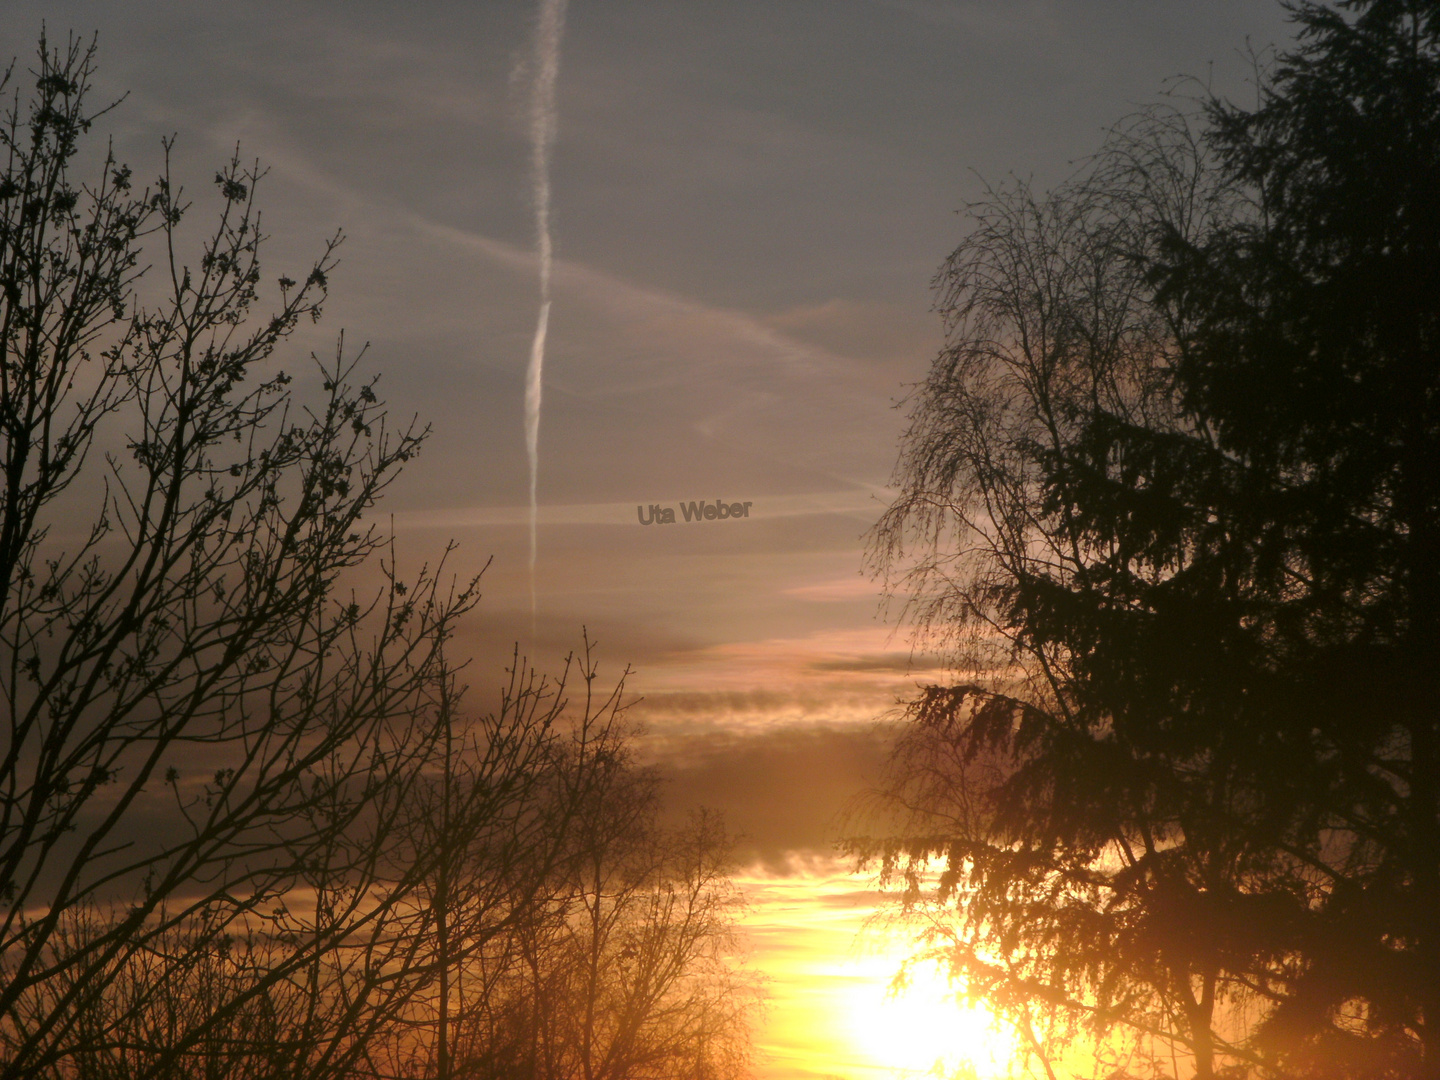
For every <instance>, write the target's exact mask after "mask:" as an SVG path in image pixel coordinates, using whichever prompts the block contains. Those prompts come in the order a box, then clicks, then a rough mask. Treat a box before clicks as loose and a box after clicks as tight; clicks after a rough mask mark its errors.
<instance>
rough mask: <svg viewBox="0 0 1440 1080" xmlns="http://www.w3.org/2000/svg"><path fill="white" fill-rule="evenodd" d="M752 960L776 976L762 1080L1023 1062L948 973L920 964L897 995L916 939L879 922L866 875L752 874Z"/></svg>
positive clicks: (762, 1038)
mask: <svg viewBox="0 0 1440 1080" xmlns="http://www.w3.org/2000/svg"><path fill="white" fill-rule="evenodd" d="M744 883H745V886H746V891H747V894H748V895H749V897H750V902H751V905H752V907H751V911H750V916H749V918H748V919H747V920H746V928H747V929H748V930H749V932H750V938H751V941H752V944H753V946H754V951H753V953H752V954H751V958H750V959H751V963H752V964H753V965H754V966H755V967H756V968H758V969H759V970H761V971H763V972H765V973H766V975H767V976H768V977H769V984H768V989H769V1007H768V1009H767V1012H766V1023H765V1024H764V1027H763V1028H762V1029H761V1030H760V1031H759V1032H757V1043H758V1046H757V1049H758V1050H759V1061H758V1062H757V1066H758V1068H757V1070H756V1071H757V1073H758V1074H759V1076H760V1077H761V1078H762V1080H836V1078H841V1080H895V1077H897V1075H898V1076H903V1075H904V1074H910V1075H911V1076H916V1075H924V1074H927V1073H931V1072H932V1070H933V1069H934V1067H935V1066H936V1064H937V1063H938V1064H939V1066H940V1072H939V1075H942V1076H946V1077H961V1078H972V1077H973V1078H974V1080H1000V1078H1002V1077H1007V1076H1010V1075H1012V1074H1016V1073H1020V1072H1023V1070H1022V1069H1020V1068H1018V1067H1017V1066H1016V1062H1018V1061H1021V1059H1022V1058H1023V1054H1020V1053H1018V1052H1017V1045H1016V1042H1015V1039H1014V1035H1013V1031H1012V1029H1010V1028H1009V1027H1008V1026H1004V1025H1001V1024H997V1023H996V1022H995V1021H994V1018H993V1017H992V1016H991V1014H990V1013H989V1012H988V1011H987V1010H986V1008H985V1006H984V1005H983V1004H980V1003H970V1002H966V1001H964V1000H963V999H957V995H956V993H955V991H954V989H953V988H952V987H951V986H950V985H949V983H948V982H947V980H946V979H945V977H944V975H943V973H942V972H941V971H940V970H938V969H937V968H935V967H934V966H930V967H920V968H917V969H915V970H914V971H913V973H912V978H911V980H910V984H909V985H908V986H907V987H906V988H905V989H903V990H902V991H900V992H898V993H895V994H892V993H891V992H890V983H891V980H892V979H893V978H894V976H895V973H896V972H897V971H899V970H900V967H901V964H902V961H903V959H904V957H905V955H906V953H907V952H908V950H909V947H910V944H909V942H908V941H907V940H906V939H905V937H904V936H903V935H897V936H895V937H892V938H890V939H888V940H887V939H885V938H883V937H881V936H880V933H881V932H880V931H878V930H876V929H875V928H874V927H873V926H872V928H871V929H870V930H864V927H865V925H866V923H867V921H868V920H869V919H870V917H871V916H873V915H874V914H875V907H874V906H873V904H874V894H873V893H871V892H869V891H868V889H867V886H868V885H869V880H868V878H866V877H864V876H862V875H858V874H854V873H851V872H849V871H848V868H846V867H845V866H844V864H843V863H841V862H840V861H839V860H835V861H833V862H831V863H829V864H828V865H827V864H826V863H824V862H822V861H820V860H815V861H814V862H813V863H812V864H811V865H809V866H806V867H803V868H800V867H797V870H796V872H795V873H793V874H790V875H784V876H772V875H766V874H763V873H756V874H754V875H753V876H750V877H748V878H747V879H745V882H744Z"/></svg>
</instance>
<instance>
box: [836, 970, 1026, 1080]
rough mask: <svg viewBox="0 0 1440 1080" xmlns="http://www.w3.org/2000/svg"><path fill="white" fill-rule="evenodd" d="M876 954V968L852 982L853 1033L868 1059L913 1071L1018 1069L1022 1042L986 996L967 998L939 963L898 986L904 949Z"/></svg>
mask: <svg viewBox="0 0 1440 1080" xmlns="http://www.w3.org/2000/svg"><path fill="white" fill-rule="evenodd" d="M872 959H873V961H874V964H875V968H876V970H874V971H873V972H867V974H870V975H871V977H870V978H868V979H864V980H860V981H857V982H855V983H854V984H853V985H852V987H851V989H850V992H849V993H848V995H847V997H848V999H849V1000H848V1001H847V1003H846V1004H847V1009H846V1012H847V1014H848V1015H847V1020H848V1021H849V1031H850V1033H851V1039H852V1040H853V1041H854V1043H855V1044H856V1046H857V1049H859V1050H860V1051H861V1052H862V1053H863V1055H864V1056H865V1057H866V1058H868V1059H870V1061H872V1062H873V1063H874V1064H875V1065H877V1066H880V1067H882V1068H890V1069H894V1070H898V1071H901V1072H906V1073H909V1072H918V1073H931V1072H934V1073H938V1074H939V1075H942V1076H975V1077H978V1078H980V1080H992V1078H998V1077H1002V1076H1006V1075H1007V1074H1009V1073H1010V1072H1011V1069H1012V1065H1013V1062H1014V1060H1015V1056H1016V1047H1015V1044H1014V1041H1013V1039H1012V1038H1011V1036H1010V1034H1009V1032H1008V1031H1006V1030H1005V1029H1004V1028H1002V1026H1001V1025H1000V1024H999V1023H998V1022H997V1021H996V1019H995V1017H994V1015H993V1014H991V1012H990V1011H989V1010H988V1009H987V1008H986V1007H985V1005H984V1004H983V1003H981V1002H969V1001H966V1000H964V998H963V997H962V996H960V995H958V994H957V993H956V992H955V990H954V988H953V987H952V986H951V985H950V984H949V982H948V981H947V980H946V978H945V977H944V975H943V974H942V973H941V972H940V971H939V970H938V969H937V968H936V967H934V966H927V967H921V968H916V969H914V970H912V972H911V973H910V976H909V978H908V980H907V982H906V985H905V986H903V987H901V988H898V989H897V988H892V987H891V986H890V985H888V984H889V981H890V977H891V976H893V975H894V973H895V970H896V968H897V967H899V957H898V955H885V954H881V955H879V956H876V957H874V958H872ZM867 966H868V965H867Z"/></svg>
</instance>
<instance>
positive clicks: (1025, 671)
mask: <svg viewBox="0 0 1440 1080" xmlns="http://www.w3.org/2000/svg"><path fill="white" fill-rule="evenodd" d="M1291 10H1292V15H1293V18H1294V19H1295V22H1296V25H1297V28H1298V31H1299V39H1298V44H1297V46H1296V47H1295V48H1294V49H1293V50H1292V51H1291V52H1289V53H1287V54H1285V55H1284V56H1282V57H1281V58H1280V60H1279V62H1278V63H1277V64H1276V65H1275V67H1274V68H1273V70H1272V71H1270V72H1269V73H1268V75H1267V76H1266V77H1265V80H1264V82H1263V85H1262V96H1261V99H1260V103H1259V105H1258V106H1257V107H1256V108H1255V109H1253V110H1246V109H1242V108H1237V107H1235V106H1232V105H1229V104H1227V103H1223V102H1218V101H1210V102H1208V103H1207V104H1206V107H1205V110H1204V115H1203V122H1202V124H1203V130H1200V131H1199V132H1198V133H1197V132H1196V130H1195V128H1194V127H1193V126H1192V125H1191V124H1190V123H1188V122H1187V120H1186V118H1185V117H1184V116H1183V115H1181V114H1179V113H1175V112H1167V111H1163V110H1161V111H1154V112H1151V113H1149V114H1147V115H1146V116H1144V117H1142V118H1140V119H1138V120H1137V121H1135V122H1132V123H1130V124H1128V125H1125V126H1123V127H1122V128H1121V129H1120V130H1118V131H1117V132H1116V134H1115V136H1114V137H1113V138H1112V139H1111V141H1110V142H1109V144H1108V145H1107V147H1106V149H1105V150H1104V151H1103V152H1102V153H1101V154H1100V155H1099V156H1098V157H1097V158H1096V159H1095V161H1094V162H1093V163H1092V166H1091V168H1090V169H1089V171H1088V172H1087V173H1085V174H1084V175H1082V176H1080V177H1078V178H1077V179H1076V180H1075V181H1073V182H1071V183H1070V184H1069V185H1067V186H1065V187H1064V188H1062V189H1061V190H1059V191H1057V192H1056V193H1054V194H1053V195H1051V196H1049V197H1047V198H1044V199H1040V198H1037V197H1035V196H1033V195H1032V194H1031V193H1030V192H1029V191H1028V190H1027V189H1026V188H1025V187H1024V186H1023V185H1016V186H1014V187H1011V188H1009V189H1004V190H1000V191H997V192H994V193H992V195H991V197H990V198H989V199H988V200H987V201H986V202H984V203H982V204H981V205H980V206H978V207H976V208H974V214H975V216H976V219H977V228H976V230H975V231H974V232H973V233H972V235H971V237H970V238H969V239H968V240H967V241H966V242H965V244H963V245H962V247H961V248H960V249H959V250H958V251H957V252H956V254H955V255H954V256H952V257H951V260H950V261H949V262H948V263H947V264H946V267H945V269H944V270H943V271H942V275H941V286H942V296H943V304H944V307H945V310H946V312H947V315H948V318H949V320H950V324H949V325H950V344H949V346H948V347H947V349H946V351H945V352H944V353H943V354H942V356H941V357H940V359H939V360H938V361H937V362H936V365H935V368H934V369H933V371H932V373H931V375H930V378H929V379H928V380H927V382H926V384H925V386H924V387H923V389H922V390H921V391H920V393H919V395H918V398H917V401H916V405H915V410H914V412H913V414H912V424H911V427H910V430H909V432H908V434H907V436H906V441H905V446H904V452H903V456H902V460H901V466H900V480H901V482H902V487H903V494H902V496H901V498H900V500H899V501H898V502H897V503H896V505H895V506H894V507H892V509H891V510H890V512H889V513H888V514H887V516H886V518H885V519H884V520H883V521H882V523H881V525H880V526H879V528H878V530H877V533H876V546H875V549H874V551H875V556H876V559H877V563H878V565H879V566H880V567H881V568H882V569H884V570H886V571H887V572H888V573H889V574H890V575H892V581H894V582H895V583H896V585H897V586H901V585H902V584H903V587H904V588H905V589H906V590H907V591H908V592H909V594H910V596H911V602H912V605H913V606H912V607H911V609H910V610H911V613H912V615H914V616H915V617H916V618H917V619H918V620H919V622H920V624H921V625H922V626H929V627H931V628H933V629H935V630H937V631H939V632H940V633H941V634H943V635H946V636H947V640H949V641H950V642H951V644H952V645H954V646H956V647H957V657H958V658H959V660H960V664H961V665H962V666H963V667H965V669H966V670H967V672H968V676H967V678H966V680H965V682H964V683H963V684H962V685H959V686H954V687H937V688H933V689H931V690H929V691H927V692H926V693H925V695H924V696H923V697H922V698H921V699H920V700H919V701H917V702H916V703H915V704H914V706H913V707H912V718H913V721H914V722H913V723H912V725H911V726H910V729H909V732H908V734H907V735H906V736H905V739H904V741H903V742H902V744H901V746H900V748H899V750H898V751H897V756H896V759H895V765H896V768H895V771H894V773H893V774H892V783H891V784H890V787H889V795H890V799H889V801H888V805H889V806H890V807H891V808H892V809H899V810H900V811H901V814H902V817H901V821H900V823H899V825H898V827H897V829H896V831H895V832H894V833H892V834H891V835H890V836H889V837H888V838H886V837H883V836H882V837H881V838H880V839H879V840H877V841H874V842H872V843H869V844H866V843H863V842H862V843H861V844H860V845H859V846H860V847H861V848H862V849H863V850H867V851H869V852H870V853H871V854H876V855H879V856H881V857H882V859H884V860H886V861H885V863H884V865H885V866H886V867H888V868H889V870H890V871H891V872H894V873H904V872H906V871H907V870H908V871H909V872H910V873H911V882H912V885H913V888H914V891H913V892H912V894H911V895H912V898H914V899H915V900H917V902H918V900H919V897H920V896H921V895H922V891H921V890H922V885H923V884H924V883H925V882H926V881H927V880H928V879H926V878H925V877H924V876H923V874H922V870H923V868H924V866H925V865H927V864H931V861H932V860H933V859H934V858H935V857H937V856H938V857H939V859H940V862H941V864H943V866H944V867H945V871H944V872H943V873H942V874H941V876H940V878H939V888H938V890H937V891H935V892H931V893H928V894H927V895H928V896H929V897H930V899H931V900H932V901H933V902H934V903H935V904H937V905H939V907H938V908H936V907H932V908H931V909H930V910H931V914H932V915H934V916H935V917H936V920H937V921H936V922H934V923H933V924H932V925H933V929H934V935H935V936H934V937H933V941H934V942H935V947H936V948H937V949H938V950H939V951H940V952H941V953H942V954H944V955H945V956H947V957H948V958H949V959H951V960H952V961H953V962H954V964H955V966H956V969H957V971H958V972H960V973H961V974H963V975H964V976H965V977H966V978H967V979H969V980H970V983H971V986H972V989H975V990H976V991H977V992H982V993H986V994H987V995H989V996H991V997H992V999H993V1000H996V1001H998V1002H1000V1003H1001V1004H1002V1005H1003V1006H1004V1007H1005V1008H1006V1009H1007V1010H1008V1011H1009V1012H1010V1013H1011V1015H1012V1016H1013V1017H1015V1018H1016V1019H1017V1021H1019V1022H1020V1023H1021V1024H1022V1029H1026V1030H1027V1032H1028V1034H1031V1035H1033V1036H1034V1042H1033V1044H1032V1045H1033V1046H1034V1047H1035V1048H1036V1049H1037V1050H1039V1051H1042V1052H1043V1053H1044V1054H1045V1055H1046V1056H1047V1058H1050V1057H1053V1056H1054V1054H1055V1053H1057V1052H1058V1050H1059V1048H1060V1047H1061V1045H1063V1043H1064V1041H1065V1039H1066V1038H1067V1037H1070V1036H1073V1035H1074V1034H1076V1033H1077V1032H1080V1031H1089V1032H1091V1033H1092V1034H1097V1035H1098V1036H1101V1038H1100V1039H1099V1041H1098V1043H1097V1046H1098V1048H1099V1049H1100V1050H1101V1051H1102V1052H1103V1053H1104V1054H1106V1055H1107V1056H1112V1057H1115V1058H1116V1059H1117V1060H1116V1061H1115V1064H1116V1065H1117V1066H1120V1067H1123V1068H1128V1069H1132V1070H1133V1069H1135V1068H1136V1067H1137V1062H1139V1061H1140V1060H1141V1059H1142V1058H1148V1061H1147V1067H1148V1068H1152V1069H1162V1070H1165V1071H1174V1070H1176V1069H1178V1070H1179V1071H1181V1072H1182V1073H1183V1072H1185V1071H1186V1070H1187V1069H1193V1070H1194V1072H1195V1074H1196V1075H1200V1076H1207V1075H1213V1074H1214V1073H1216V1072H1218V1071H1221V1070H1225V1069H1228V1070H1231V1071H1235V1072H1245V1071H1247V1070H1257V1071H1260V1072H1269V1071H1276V1070H1278V1071H1292V1072H1294V1073H1296V1074H1304V1075H1337V1076H1352V1075H1353V1076H1402V1075H1403V1076H1411V1075H1436V1074H1437V1070H1440V1043H1437V1038H1440V1034H1437V1028H1436V1025H1435V1018H1436V1017H1437V1016H1440V1008H1437V1006H1440V1001H1437V997H1436V995H1437V993H1440V963H1437V962H1436V961H1437V959H1440V957H1437V954H1436V953H1435V950H1436V948H1437V940H1436V932H1437V931H1436V928H1437V927H1440V918H1437V914H1440V906H1437V905H1440V878H1437V871H1440V843H1437V840H1440V835H1437V832H1436V829H1437V825H1440V804H1437V790H1436V786H1435V784H1436V766H1437V764H1440V763H1437V761H1436V759H1435V753H1436V749H1435V741H1436V738H1437V735H1440V730H1437V729H1440V711H1437V707H1436V704H1435V702H1436V700H1437V698H1436V695H1435V689H1436V687H1435V679H1436V675H1435V671H1436V662H1435V661H1436V658H1437V656H1440V636H1437V632H1440V623H1437V621H1436V620H1437V610H1440V609H1437V607H1436V603H1435V601H1436V599H1440V597H1437V587H1440V578H1437V576H1436V575H1437V574H1440V527H1437V526H1440V487H1437V485H1440V471H1437V470H1436V469H1435V467H1434V463H1435V462H1436V461H1437V460H1440V417H1437V411H1436V410H1437V401H1440V386H1437V380H1440V366H1437V363H1436V351H1435V350H1436V341H1437V328H1440V322H1437V304H1440V291H1437V285H1440V229H1437V223H1440V219H1437V214H1440V200H1437V198H1436V196H1437V194H1440V119H1437V117H1440V7H1437V5H1435V4H1433V3H1387V2H1381V0H1373V2H1372V0H1356V2H1354V3H1347V4H1343V5H1341V6H1340V7H1339V8H1332V7H1326V6H1322V5H1318V4H1310V3H1302V4H1297V5H1294V6H1293V7H1292V9H1291ZM941 909H944V910H943V911H942V910H941ZM945 912H948V914H946V913H945ZM1041 1021H1045V1022H1044V1023H1041ZM1047 1039H1049V1040H1051V1041H1047ZM1107 1040H1108V1041H1107ZM1172 1054H1173V1055H1175V1056H1174V1057H1173V1058H1172V1057H1171V1055H1172ZM1135 1055H1140V1057H1137V1056H1135ZM1177 1062H1178V1063H1179V1064H1176V1063H1177Z"/></svg>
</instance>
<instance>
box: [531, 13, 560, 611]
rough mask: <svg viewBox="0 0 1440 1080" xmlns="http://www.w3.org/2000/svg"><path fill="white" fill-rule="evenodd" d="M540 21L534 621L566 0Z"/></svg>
mask: <svg viewBox="0 0 1440 1080" xmlns="http://www.w3.org/2000/svg"><path fill="white" fill-rule="evenodd" d="M539 3H540V22H539V26H538V27H537V28H536V34H535V72H534V81H533V82H532V84H531V87H530V172H531V180H532V182H533V184H534V196H535V233H536V245H537V248H538V254H539V256H540V315H539V317H538V318H537V319H536V320H535V338H534V340H533V341H532V342H531V343H530V364H529V366H528V367H527V368H526V369H525V451H526V455H527V456H528V457H529V459H530V623H531V631H532V633H533V631H534V624H535V556H536V553H537V550H538V547H539V542H538V537H537V533H538V528H539V522H540V513H539V502H538V497H537V486H538V483H539V478H540V400H541V389H542V387H543V385H544V376H545V333H546V331H547V329H548V328H549V325H550V265H551V262H552V260H553V256H554V244H553V242H552V241H551V238H550V152H551V150H552V149H553V148H554V146H555V135H556V131H557V129H558V127H559V121H560V115H559V110H558V109H557V108H556V104H555V84H556V82H557V81H558V80H559V77H560V37H561V35H562V34H563V33H564V30H565V4H566V0H539Z"/></svg>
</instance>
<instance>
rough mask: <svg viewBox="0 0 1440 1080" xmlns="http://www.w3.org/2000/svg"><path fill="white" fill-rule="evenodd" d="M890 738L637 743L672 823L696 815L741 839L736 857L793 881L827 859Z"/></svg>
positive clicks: (809, 733)
mask: <svg viewBox="0 0 1440 1080" xmlns="http://www.w3.org/2000/svg"><path fill="white" fill-rule="evenodd" d="M891 738H892V732H891V730H890V729H888V728H886V727H884V726H881V725H876V724H870V725H864V726H857V725H811V726H786V727H778V728H774V729H772V730H769V731H764V732H758V733H753V734H743V735H742V734H736V733H733V732H719V731H717V732H713V733H711V734H708V735H694V736H690V737H688V738H653V739H644V740H642V742H641V747H642V752H643V753H644V755H645V758H646V759H647V760H649V761H650V762H651V763H653V764H654V765H655V766H656V767H657V768H658V770H659V772H660V774H661V776H662V777H664V778H665V780H666V781H667V785H666V790H667V806H668V808H669V811H670V812H671V813H672V814H674V815H677V816H679V815H683V814H684V813H686V812H688V811H689V810H690V809H692V808H695V807H698V806H705V807H709V808H712V809H716V810H720V811H721V812H723V813H724V815H725V818H726V822H727V824H728V825H729V826H730V828H731V829H732V830H734V831H735V832H736V833H738V834H739V835H740V837H741V843H740V850H739V852H738V855H739V857H740V860H741V862H742V863H753V864H756V865H758V866H760V867H763V868H764V869H765V870H766V871H767V872H769V873H772V874H776V875H780V876H786V875H792V874H795V873H797V872H800V871H802V870H803V869H804V867H805V866H806V860H807V857H813V856H814V855H817V854H818V855H831V854H833V853H834V846H835V843H836V841H837V840H838V839H839V832H838V830H839V822H840V819H841V816H842V814H843V813H844V811H845V809H846V807H847V805H848V804H849V802H850V800H851V799H853V798H854V797H855V795H856V794H857V792H860V791H862V790H863V789H865V788H866V787H867V786H868V785H871V784H874V783H876V782H877V781H878V779H879V772H880V768H881V766H882V765H883V764H884V762H885V760H886V757H887V755H888V754H889V749H890V742H891Z"/></svg>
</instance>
